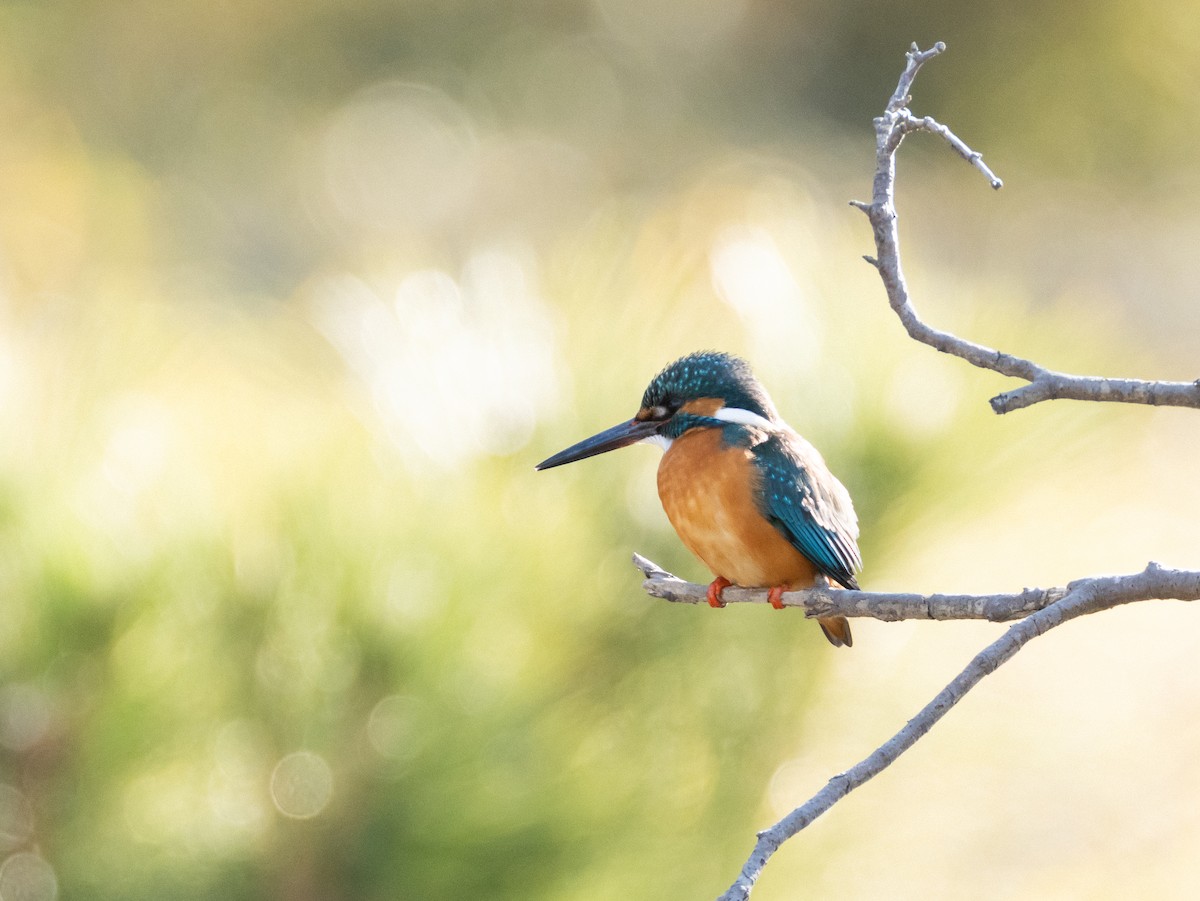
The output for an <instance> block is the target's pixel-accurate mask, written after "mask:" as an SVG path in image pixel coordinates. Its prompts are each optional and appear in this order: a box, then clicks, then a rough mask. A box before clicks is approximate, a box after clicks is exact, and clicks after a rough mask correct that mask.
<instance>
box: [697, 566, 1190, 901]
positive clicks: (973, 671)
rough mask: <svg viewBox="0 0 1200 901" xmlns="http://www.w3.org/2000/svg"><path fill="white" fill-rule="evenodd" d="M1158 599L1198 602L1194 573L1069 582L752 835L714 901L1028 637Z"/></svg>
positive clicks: (746, 892) (743, 895) (735, 888)
mask: <svg viewBox="0 0 1200 901" xmlns="http://www.w3.org/2000/svg"><path fill="white" fill-rule="evenodd" d="M1163 598H1175V599H1178V600H1184V601H1196V600H1200V572H1187V571H1183V570H1170V569H1164V568H1163V567H1160V566H1159V565H1158V564H1156V563H1150V564H1149V565H1148V566H1147V567H1146V569H1145V570H1143V571H1142V572H1140V573H1135V574H1133V575H1128V576H1107V577H1100V578H1090V579H1080V580H1079V581H1077V582H1072V583H1071V584H1070V585H1069V586H1067V593H1066V594H1065V595H1064V596H1063V597H1062V598H1060V599H1059V600H1057V601H1055V602H1054V603H1052V604H1050V605H1049V606H1047V607H1044V608H1043V609H1041V610H1038V611H1037V612H1036V613H1033V614H1031V615H1030V616H1028V617H1026V618H1025V619H1023V620H1021V622H1019V623H1015V624H1014V625H1012V626H1010V627H1009V628H1008V631H1006V632H1005V633H1004V634H1003V635H1002V636H1001V637H1000V638H998V639H996V641H994V642H992V643H991V644H990V645H988V646H987V647H986V648H985V649H984V650H982V651H980V652H979V654H977V655H976V656H975V659H974V660H972V661H971V662H970V663H969V664H968V665H967V667H966V668H965V669H964V670H963V671H962V672H961V673H959V674H958V676H956V677H955V678H954V680H953V681H952V682H951V683H950V684H949V685H947V686H946V687H945V688H943V689H942V690H941V691H940V692H939V693H938V695H937V697H935V698H934V699H933V700H932V701H930V702H929V703H928V704H926V705H925V708H924V709H923V710H921V712H920V713H918V714H917V715H916V716H914V717H913V718H912V719H911V720H909V721H908V722H907V723H906V724H905V725H904V728H902V729H901V730H900V731H899V732H897V733H896V734H895V735H893V736H892V737H891V738H890V739H888V740H887V741H886V742H884V743H883V744H882V745H880V746H879V747H878V748H877V749H876V750H875V751H873V752H872V753H871V754H870V756H868V757H866V758H864V759H863V760H861V761H859V762H858V763H856V764H855V765H854V766H852V767H850V769H848V770H846V771H845V772H843V773H839V774H838V775H836V776H834V777H833V778H832V779H830V780H829V782H827V783H826V784H825V787H824V788H822V789H821V790H820V791H819V792H817V793H816V794H815V795H813V796H812V798H810V799H809V800H808V801H806V802H805V803H804V804H802V805H800V806H799V807H797V808H796V809H795V810H793V811H792V812H791V813H789V814H788V815H787V816H785V817H784V818H783V819H782V820H780V821H779V822H778V823H776V824H775V825H774V826H772V827H771V828H769V829H765V830H763V831H762V832H760V833H758V840H757V842H755V845H754V850H753V851H752V852H751V853H750V857H749V858H748V859H747V861H746V864H745V866H743V867H742V871H741V873H739V874H738V878H737V879H736V880H735V881H734V883H733V885H731V886H730V887H729V889H728V890H727V891H726V892H725V893H724V894H723V895H721V897H720V898H719V899H718V901H745V899H747V898H749V897H750V892H751V890H752V889H753V888H754V883H755V882H757V881H758V877H759V875H760V874H761V873H762V870H763V867H764V866H766V863H767V861H768V860H770V859H771V855H773V854H774V853H775V851H776V850H778V848H779V846H780V845H782V844H783V843H784V842H785V841H787V840H788V839H789V838H791V837H792V836H793V835H795V834H796V833H797V832H799V831H800V830H801V829H804V828H805V827H806V826H808V825H809V824H810V823H811V822H812V821H813V820H815V819H816V818H817V817H819V816H820V815H821V814H823V813H825V811H827V810H829V808H830V807H832V806H833V805H834V804H836V803H837V802H838V801H840V800H841V799H842V798H844V797H845V796H846V795H847V794H849V793H850V792H852V791H853V790H854V789H856V788H858V787H859V786H860V785H862V784H863V783H864V782H866V781H867V780H868V779H871V778H872V777H874V776H877V775H879V773H881V772H883V770H885V769H887V767H888V766H890V765H891V764H892V763H893V762H895V760H896V759H897V758H898V757H899V756H900V755H901V754H903V753H904V752H905V751H907V750H908V749H909V748H911V747H912V746H913V745H914V744H915V743H916V742H917V740H918V739H919V738H921V736H923V735H924V734H925V733H926V732H928V731H929V730H930V729H932V728H933V726H934V725H935V724H936V723H937V722H938V720H940V719H941V718H942V717H943V716H945V715H946V713H947V712H949V710H950V708H951V707H953V706H954V705H955V704H957V703H958V702H959V701H960V700H962V698H963V696H964V695H966V693H967V692H968V691H970V690H971V689H972V688H974V687H975V686H976V685H977V684H978V683H979V682H980V681H981V680H982V679H983V678H984V677H985V676H987V675H989V674H990V673H992V672H995V670H996V669H997V668H998V667H999V666H1000V665H1001V664H1003V663H1005V662H1006V661H1008V660H1009V659H1011V658H1012V657H1013V655H1015V654H1016V653H1017V651H1019V650H1021V648H1022V647H1024V646H1025V644H1026V643H1027V642H1029V641H1030V640H1031V639H1033V638H1036V637H1037V636H1039V635H1044V634H1045V633H1046V632H1048V631H1050V630H1051V629H1053V628H1055V627H1056V626H1060V625H1062V624H1063V623H1065V622H1067V621H1069V620H1072V619H1074V618H1075V617H1077V616H1083V615H1084V614H1088V613H1097V612H1099V611H1101V610H1108V609H1110V608H1112V607H1117V606H1119V605H1121V604H1129V603H1132V602H1134V601H1147V600H1153V599H1163Z"/></svg>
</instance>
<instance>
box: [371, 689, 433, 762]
mask: <svg viewBox="0 0 1200 901" xmlns="http://www.w3.org/2000/svg"><path fill="white" fill-rule="evenodd" d="M420 719H421V702H420V701H418V700H417V699H416V698H411V697H408V696H406V695H389V696H388V697H386V698H384V699H383V700H381V701H380V702H379V703H378V704H376V705H375V707H374V708H373V709H372V710H371V715H370V717H368V719H367V738H368V739H369V740H370V742H371V747H373V748H374V749H375V750H376V751H378V752H379V753H380V754H382V755H383V756H384V757H390V758H392V759H393V760H410V759H412V758H413V757H415V756H416V755H417V753H418V752H419V751H420V750H421V748H422V746H423V745H424V744H425V737H424V736H423V735H422V733H421V728H420Z"/></svg>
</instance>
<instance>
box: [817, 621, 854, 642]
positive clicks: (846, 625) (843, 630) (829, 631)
mask: <svg viewBox="0 0 1200 901" xmlns="http://www.w3.org/2000/svg"><path fill="white" fill-rule="evenodd" d="M817 625H818V626H820V627H821V631H822V632H824V633H825V637H826V638H828V639H829V643H830V644H831V645H833V646H834V647H835V648H840V647H847V648H850V647H853V646H854V636H853V635H851V634H850V620H848V619H846V617H844V616H830V617H826V618H825V619H818V620H817Z"/></svg>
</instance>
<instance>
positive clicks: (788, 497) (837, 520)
mask: <svg viewBox="0 0 1200 901" xmlns="http://www.w3.org/2000/svg"><path fill="white" fill-rule="evenodd" d="M754 462H755V464H756V465H757V466H758V469H759V472H760V474H761V476H762V491H761V493H760V494H759V506H760V509H761V510H762V513H763V515H764V516H766V517H767V519H769V520H770V521H771V524H772V525H774V526H775V528H777V529H779V531H780V532H782V533H783V535H784V537H785V538H787V540H788V541H789V542H791V544H792V546H793V547H795V548H796V550H798V551H799V552H800V553H802V554H803V555H804V556H805V557H807V558H808V559H809V560H811V561H812V562H813V563H814V564H815V565H816V567H817V569H818V570H819V571H820V572H822V573H824V574H825V575H826V576H828V577H829V578H831V579H833V580H834V581H835V582H838V583H839V584H841V585H843V586H844V587H846V588H858V582H857V581H856V580H855V578H854V575H855V573H856V572H858V570H859V569H861V568H862V558H861V557H860V556H859V552H858V540H857V539H858V520H857V518H856V517H855V515H854V507H853V506H852V505H851V503H850V496H849V495H848V494H847V493H846V489H845V488H843V487H842V485H841V483H840V482H838V481H837V479H835V478H834V477H833V474H832V473H830V472H829V469H828V468H827V467H826V466H825V461H824V460H822V459H821V455H820V454H818V453H817V451H816V450H815V449H814V448H813V447H812V446H811V445H810V444H808V443H807V442H806V441H804V439H802V438H800V437H799V436H798V435H794V434H788V435H784V434H782V433H779V432H773V433H771V434H769V435H767V436H766V438H765V440H764V441H762V442H761V443H759V444H757V446H756V447H755V448H754Z"/></svg>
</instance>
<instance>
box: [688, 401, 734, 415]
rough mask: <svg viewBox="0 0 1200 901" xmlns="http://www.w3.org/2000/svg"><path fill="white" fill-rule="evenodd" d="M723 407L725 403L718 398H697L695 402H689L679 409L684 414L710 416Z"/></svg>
mask: <svg viewBox="0 0 1200 901" xmlns="http://www.w3.org/2000/svg"><path fill="white" fill-rule="evenodd" d="M723 406H725V401H723V400H721V398H719V397H698V398H696V399H695V400H689V401H688V402H687V403H686V404H684V405H683V406H682V407H680V408H679V409H680V410H682V411H683V412H684V413H694V414H695V415H697V416H712V415H713V414H715V413H716V412H717V411H718V410H719V409H721V408H722V407H723Z"/></svg>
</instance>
